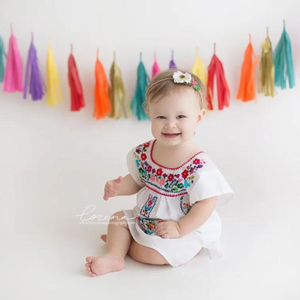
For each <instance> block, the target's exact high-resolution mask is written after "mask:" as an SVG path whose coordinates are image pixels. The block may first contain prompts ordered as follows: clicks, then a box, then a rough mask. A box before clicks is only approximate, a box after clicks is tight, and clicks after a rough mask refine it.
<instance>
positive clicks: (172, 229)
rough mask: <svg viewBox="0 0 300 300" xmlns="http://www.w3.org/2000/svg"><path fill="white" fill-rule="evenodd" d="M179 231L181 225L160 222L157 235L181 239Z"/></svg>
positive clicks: (171, 222)
mask: <svg viewBox="0 0 300 300" xmlns="http://www.w3.org/2000/svg"><path fill="white" fill-rule="evenodd" d="M179 231H180V229H179V225H178V223H177V222H175V221H159V222H158V223H157V225H156V234H157V235H158V236H160V237H162V238H168V239H176V238H179V237H180V233H179Z"/></svg>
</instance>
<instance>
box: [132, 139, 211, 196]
mask: <svg viewBox="0 0 300 300" xmlns="http://www.w3.org/2000/svg"><path fill="white" fill-rule="evenodd" d="M151 142H152V143H153V141H149V142H147V143H144V144H141V145H139V146H137V147H136V149H135V151H134V152H133V153H134V156H135V159H136V165H137V167H138V170H139V174H140V178H141V180H142V181H143V182H144V183H145V184H146V185H148V186H152V187H153V188H154V190H155V191H157V190H158V191H157V192H159V193H161V194H162V193H167V194H168V196H178V194H180V193H181V195H182V193H183V192H184V193H185V194H186V189H187V188H188V187H190V186H191V184H193V183H194V178H195V176H194V175H193V174H194V173H195V172H196V171H197V170H198V169H199V168H202V167H203V166H204V165H205V164H206V162H205V160H204V159H200V158H194V159H190V160H189V161H187V162H186V164H184V165H182V168H183V167H184V169H182V168H181V167H179V168H178V173H174V170H175V172H176V170H177V169H175V168H174V169H173V170H172V169H167V168H163V167H160V166H157V169H156V166H154V165H153V164H152V161H151V159H150V160H149V159H148V157H151V152H150V151H151V147H150V148H149V146H150V144H151ZM172 171H173V172H172Z"/></svg>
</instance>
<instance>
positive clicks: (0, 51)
mask: <svg viewBox="0 0 300 300" xmlns="http://www.w3.org/2000/svg"><path fill="white" fill-rule="evenodd" d="M3 56H5V57H7V55H6V53H5V50H4V42H3V40H2V38H1V36H0V82H2V81H3V76H4V61H3Z"/></svg>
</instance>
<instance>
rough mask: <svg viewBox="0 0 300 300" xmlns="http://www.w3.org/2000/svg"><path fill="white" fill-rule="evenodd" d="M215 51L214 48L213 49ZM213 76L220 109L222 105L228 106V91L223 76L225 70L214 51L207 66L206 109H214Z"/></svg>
mask: <svg viewBox="0 0 300 300" xmlns="http://www.w3.org/2000/svg"><path fill="white" fill-rule="evenodd" d="M215 52H216V50H215ZM214 76H216V79H217V91H218V107H219V110H222V109H223V107H224V106H227V107H229V99H230V91H229V87H228V84H227V81H226V78H225V72H224V69H223V65H222V63H221V61H220V60H219V59H218V57H217V56H216V53H214V55H213V57H212V59H211V62H210V64H209V66H208V82H207V109H208V110H214V108H213V98H214Z"/></svg>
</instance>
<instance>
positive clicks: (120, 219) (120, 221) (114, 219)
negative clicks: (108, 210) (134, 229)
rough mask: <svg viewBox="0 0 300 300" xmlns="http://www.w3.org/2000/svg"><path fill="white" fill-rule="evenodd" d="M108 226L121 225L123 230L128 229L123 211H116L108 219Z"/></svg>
mask: <svg viewBox="0 0 300 300" xmlns="http://www.w3.org/2000/svg"><path fill="white" fill-rule="evenodd" d="M110 224H115V225H122V226H123V227H125V228H128V224H127V220H126V216H125V214H124V212H123V211H121V210H120V211H117V212H115V213H114V214H112V216H111V217H110Z"/></svg>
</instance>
